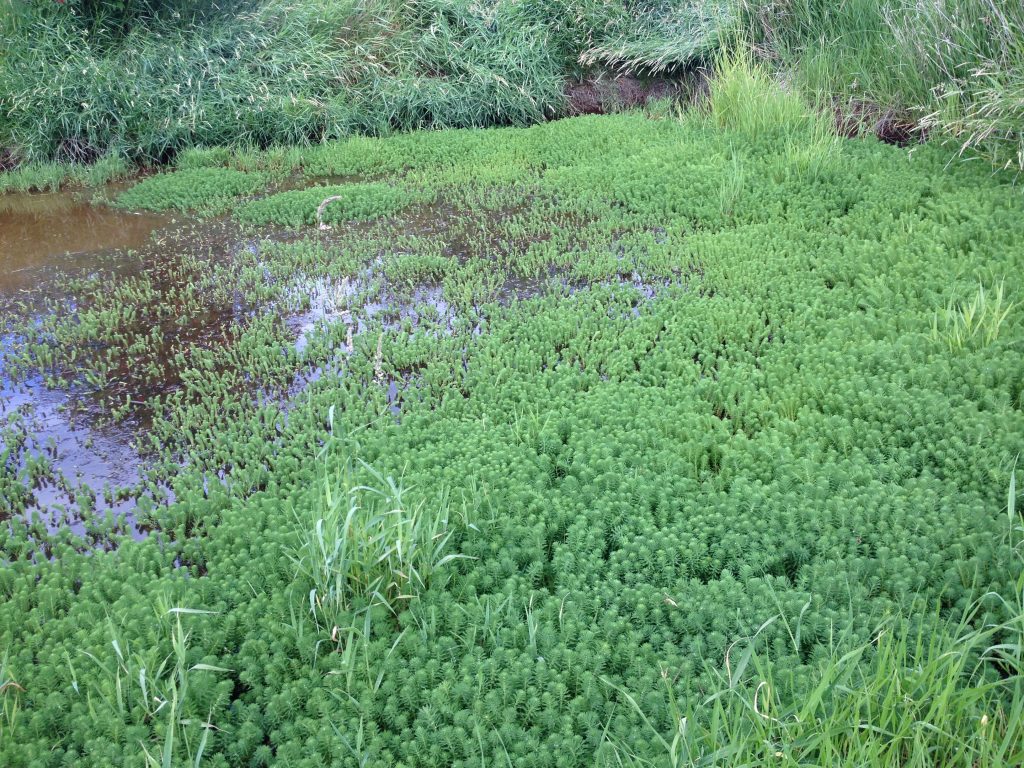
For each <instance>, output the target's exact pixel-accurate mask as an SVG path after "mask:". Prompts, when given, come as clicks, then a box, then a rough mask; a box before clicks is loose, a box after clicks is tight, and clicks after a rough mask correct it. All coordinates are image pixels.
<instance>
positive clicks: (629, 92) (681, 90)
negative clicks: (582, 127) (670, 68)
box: [565, 69, 707, 115]
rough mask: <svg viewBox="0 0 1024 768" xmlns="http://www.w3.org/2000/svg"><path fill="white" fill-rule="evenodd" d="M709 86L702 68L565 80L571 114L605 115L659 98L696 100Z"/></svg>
mask: <svg viewBox="0 0 1024 768" xmlns="http://www.w3.org/2000/svg"><path fill="white" fill-rule="evenodd" d="M706 87H707V76H706V74H705V72H704V70H702V69H694V70H691V71H690V72H688V73H686V74H684V75H681V76H678V77H671V78H670V77H654V78H639V77H637V76H635V75H629V74H609V73H601V74H598V75H591V76H587V77H585V78H583V79H582V80H579V81H570V82H568V83H566V86H565V97H566V100H567V101H568V103H569V109H568V113H569V114H570V115H603V114H607V113H609V112H617V111H620V110H623V109H633V108H636V107H644V106H646V105H647V104H649V103H650V102H652V101H656V100H658V99H676V100H681V99H687V100H693V99H694V98H695V97H696V96H697V95H699V94H700V93H702V92H704V90H705V89H706Z"/></svg>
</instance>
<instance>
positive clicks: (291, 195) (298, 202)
mask: <svg viewBox="0 0 1024 768" xmlns="http://www.w3.org/2000/svg"><path fill="white" fill-rule="evenodd" d="M417 199H419V198H418V196H416V195H413V194H411V193H410V192H408V191H406V190H404V189H402V188H401V187H395V186H392V185H390V184H346V185H337V186H316V187H311V188H309V189H293V190H289V191H287V192H278V193H277V194H275V195H270V196H268V197H264V198H261V199H259V200H252V201H250V202H248V203H246V204H245V205H243V206H241V207H240V208H239V209H238V211H237V214H236V215H237V216H238V218H239V219H240V220H242V221H245V222H249V223H252V224H277V225H278V226H281V227H290V228H292V229H298V228H299V227H301V226H303V225H309V224H319V223H325V224H330V223H337V222H339V221H345V220H365V219H375V218H378V217H380V216H387V215H388V214H392V213H394V212H395V211H398V210H401V209H402V208H404V207H405V206H407V205H409V204H410V203H412V202H414V201H416V200H417ZM321 206H323V207H322V208H321ZM318 212H319V213H320V220H319V221H318V220H317V214H318Z"/></svg>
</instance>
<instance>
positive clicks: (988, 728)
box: [0, 78, 1024, 768]
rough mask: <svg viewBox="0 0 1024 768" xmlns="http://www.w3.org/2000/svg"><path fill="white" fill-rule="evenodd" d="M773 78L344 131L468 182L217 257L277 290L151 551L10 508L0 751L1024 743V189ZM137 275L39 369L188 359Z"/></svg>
mask: <svg viewBox="0 0 1024 768" xmlns="http://www.w3.org/2000/svg"><path fill="white" fill-rule="evenodd" d="M741 85H743V87H744V88H747V96H746V97H745V98H748V99H752V101H753V106H754V107H755V108H757V109H765V110H768V111H767V113H765V112H760V113H758V115H749V114H744V113H743V112H742V111H741V110H738V108H737V105H736V104H734V103H731V102H730V101H729V93H734V92H735V90H726V91H725V92H723V93H718V94H713V98H712V99H711V103H712V104H713V105H714V104H717V105H719V106H718V107H716V109H717V110H718V111H717V112H716V113H714V114H713V115H712V116H711V117H712V119H711V120H709V121H706V122H705V121H698V120H687V121H684V122H679V121H675V120H665V119H661V120H651V119H648V118H647V117H645V116H642V115H617V116H611V117H603V118H581V119H572V120H566V121H562V122H558V123H549V124H545V125H541V126H536V127H533V128H530V129H526V130H516V129H501V130H486V131H453V132H445V133H439V134H425V133H421V134H412V135H408V136H401V137H395V138H389V139H377V140H369V139H353V140H350V141H346V142H341V143H335V144H328V145H325V146H324V147H322V148H317V149H315V150H309V151H308V153H307V154H306V155H305V157H304V158H303V163H305V164H307V165H308V167H309V168H314V167H315V168H316V169H317V170H318V171H320V170H324V171H325V172H342V173H359V174H366V175H380V176H381V177H382V180H381V181H380V182H377V183H379V184H384V185H387V184H388V183H400V184H402V185H403V187H402V188H405V189H408V190H412V191H415V192H416V193H417V194H419V193H423V194H428V193H429V194H436V196H437V201H436V202H435V204H433V205H432V206H423V207H415V206H413V207H410V208H408V209H405V210H399V209H395V215H393V216H391V217H386V218H380V219H375V220H373V221H371V222H364V223H363V224H361V225H360V226H359V227H358V228H354V229H352V230H351V231H350V230H349V229H346V228H344V227H335V228H334V229H332V230H331V231H330V232H318V231H310V232H307V233H305V234H306V235H307V236H306V237H302V238H296V237H295V236H294V234H292V235H290V236H289V237H290V238H291V239H290V240H289V242H279V243H274V244H272V245H267V246H264V245H260V246H259V247H253V248H248V247H246V248H240V249H235V250H236V251H237V253H235V255H234V256H233V258H231V259H227V258H225V259H222V260H210V259H208V258H207V257H206V255H205V251H204V248H205V246H203V245H198V246H195V247H194V248H193V250H194V252H191V253H187V254H186V259H185V261H184V262H183V264H182V267H181V268H182V269H183V270H185V272H181V273H178V272H175V273H174V275H175V277H174V279H173V280H171V281H170V283H171V284H172V285H173V286H179V285H180V282H181V280H180V279H179V278H178V277H177V275H179V274H181V275H186V277H187V282H188V283H189V285H191V286H192V287H191V288H188V289H187V290H182V289H180V288H178V287H175V288H174V290H175V291H178V292H177V293H173V294H171V293H167V294H166V295H167V296H168V297H177V298H174V300H175V301H181V302H183V303H187V307H188V308H189V310H190V312H191V313H193V314H195V313H198V312H199V306H200V305H201V303H202V302H203V301H210V302H214V304H215V305H216V306H222V305H223V306H233V305H234V304H235V303H242V304H245V305H246V306H251V307H254V308H255V311H254V312H253V313H251V314H249V315H244V316H239V318H238V319H237V320H236V321H235V322H234V324H233V326H232V330H231V331H230V332H229V333H227V334H225V338H224V339H221V338H220V337H221V335H222V334H220V333H218V334H216V336H217V339H210V338H199V339H196V340H194V341H193V340H190V339H189V338H187V337H182V338H181V339H180V341H179V342H176V345H175V346H174V356H173V357H172V359H173V360H174V362H175V365H176V367H177V370H178V382H179V384H178V386H177V388H176V389H175V390H174V391H173V392H170V393H167V394H164V395H161V396H160V397H159V398H158V406H159V407H157V408H156V409H155V410H156V413H155V415H154V418H153V422H152V424H151V425H148V426H147V428H146V430H145V431H144V433H143V435H144V437H143V439H144V440H146V441H148V442H149V443H151V444H152V445H153V446H155V447H156V448H157V449H160V450H166V451H167V453H168V454H172V453H174V452H177V453H178V458H182V457H183V458H184V459H185V461H184V464H183V465H182V464H173V465H172V464H170V462H168V469H169V472H172V473H173V490H174V492H175V496H176V500H175V501H174V503H173V504H171V505H169V506H166V507H157V506H153V505H150V506H149V507H147V508H145V509H142V510H140V512H139V515H140V516H141V517H142V518H144V519H145V521H146V522H147V524H148V526H149V527H151V528H152V529H153V530H152V533H151V535H150V536H149V538H147V539H146V540H145V541H142V542H132V541H122V542H120V546H119V547H118V548H117V549H116V550H115V551H110V552H103V551H99V552H87V553H81V552H79V551H77V549H76V547H75V544H74V542H73V541H71V539H70V537H69V536H65V535H59V536H53V537H49V538H47V532H46V530H45V528H44V527H43V526H39V525H36V526H24V525H22V524H21V523H20V522H19V521H18V520H17V519H15V518H12V519H11V520H9V521H6V523H7V524H6V525H5V526H4V527H3V529H0V545H2V547H3V553H4V558H5V560H6V561H7V562H6V563H5V565H4V567H3V568H2V569H0V595H2V604H0V662H2V670H3V681H2V683H0V684H2V685H3V689H2V695H3V697H4V699H3V701H4V704H5V707H4V709H3V710H2V717H3V719H0V726H2V728H3V730H2V731H0V763H2V764H4V765H11V766H29V765H32V766H36V765H39V766H51V765H53V766H57V765H67V764H95V765H107V764H110V765H125V766H143V765H150V764H154V763H156V764H159V763H160V762H162V761H163V759H164V756H165V755H166V756H167V758H166V760H167V762H169V763H170V764H172V765H184V764H188V765H195V764H196V763H199V764H200V765H216V766H235V765H295V766H304V767H305V766H326V765H332V766H333V765H341V766H361V765H366V766H380V768H384V767H385V766H388V767H391V766H398V765H403V766H409V767H410V768H412V767H414V766H415V767H416V768H420V767H421V766H445V767H447V766H456V765H458V766H476V765H487V766H490V765H502V766H505V765H513V766H517V767H518V766H538V767H539V766H567V767H573V768H575V767H576V766H580V767H582V766H595V765H597V766H618V765H633V766H643V765H658V766H660V765H690V764H693V763H696V764H708V765H732V764H736V763H737V762H740V763H746V764H753V765H761V764H775V763H776V761H777V763H778V764H782V765H795V764H843V762H844V761H846V762H850V763H856V764H867V765H892V766H896V765H903V764H906V763H908V762H910V763H915V764H922V765H927V764H941V765H964V766H968V765H970V766H974V765H977V766H1003V765H1005V766H1010V765H1016V764H1020V762H1021V757H1022V754H1021V750H1022V744H1024V740H1022V738H1021V736H1022V734H1024V719H1022V718H1024V713H1022V706H1024V705H1022V702H1024V690H1022V684H1021V652H1020V649H1021V648H1022V647H1024V646H1022V641H1021V633H1020V628H1021V624H1020V617H1021V615H1022V608H1021V602H1022V595H1024V592H1022V584H1024V582H1022V580H1021V573H1022V569H1021V549H1022V544H1021V542H1022V540H1024V531H1022V523H1021V519H1020V507H1021V505H1020V503H1019V501H1018V500H1017V498H1016V497H1017V493H1016V490H1015V489H1016V487H1017V485H1016V484H1017V483H1018V482H1019V476H1020V471H1019V467H1018V468H1017V472H1016V474H1014V462H1015V457H1016V456H1017V455H1018V454H1019V453H1020V451H1021V448H1022V445H1021V436H1022V435H1024V410H1022V406H1024V400H1022V398H1024V385H1022V382H1024V355H1021V354H1020V351H1021V344H1022V340H1024V311H1022V310H1021V307H1020V305H1019V302H1020V294H1019V290H1020V289H1019V282H1018V279H1019V278H1018V276H1019V275H1020V274H1021V268H1022V267H1024V263H1022V261H1024V247H1022V246H1024V216H1022V215H1021V213H1022V210H1024V202H1022V199H1021V194H1020V190H1019V188H1017V187H1015V186H1014V185H1013V183H1012V179H1007V178H1003V177H1000V176H992V175H991V174H990V173H989V172H988V171H987V169H984V168H981V167H975V166H969V165H963V164H953V165H950V164H949V155H948V154H945V153H943V152H942V151H941V150H939V149H938V148H935V147H924V148H917V149H915V150H913V151H907V150H903V149H899V148H896V147H892V146H886V145H882V144H879V143H876V142H874V141H864V140H856V141H848V140H829V139H828V137H827V136H822V135H821V134H820V130H819V127H818V126H817V125H816V124H815V122H814V121H813V120H811V119H809V118H807V116H806V115H805V114H803V113H801V112H800V111H799V110H798V109H795V108H794V106H793V104H792V102H790V101H789V100H787V99H785V98H782V99H780V100H777V101H761V100H760V97H757V98H754V97H751V96H750V93H754V94H755V95H756V94H757V92H758V91H757V89H758V85H757V81H756V78H755V80H754V81H753V82H749V81H744V82H743V83H741ZM765 114H768V115H769V116H770V117H765ZM771 116H773V117H771ZM377 183H375V184H377ZM321 191H322V190H320V191H317V192H316V194H317V195H319V194H320V192H321ZM289 199H290V198H289ZM371 199H372V198H371ZM311 201H312V198H310V199H309V200H306V201H305V202H303V206H304V207H303V209H302V211H303V212H302V216H303V218H302V221H303V222H305V221H308V219H306V218H305V217H306V216H307V215H308V212H309V210H310V209H309V208H308V205H310V204H311ZM374 204H376V203H374ZM424 208H425V209H427V210H426V211H424V210H423V209H424ZM243 242H245V241H243ZM182 247H183V248H184V249H185V250H186V251H187V250H188V245H187V242H186V243H183V244H182ZM188 270H192V272H191V273H188V272H187V271H188ZM300 274H305V275H307V276H309V277H311V278H313V282H312V283H309V282H306V283H303V282H301V281H298V282H297V281H296V279H295V277H294V276H295V275H300ZM122 280H123V284H124V285H125V286H128V287H130V288H131V289H130V290H128V289H127V288H126V289H125V290H124V291H123V292H122V293H121V294H118V296H119V297H120V298H119V300H118V301H116V302H115V301H110V300H107V301H105V302H100V303H97V304H85V305H83V306H86V307H87V308H88V307H95V309H96V311H95V312H91V311H90V312H88V313H87V315H86V317H87V318H88V321H89V322H88V327H87V328H83V329H81V330H80V331H78V333H80V334H81V335H80V336H76V335H75V334H76V329H75V313H74V311H72V310H71V309H68V310H67V311H65V312H64V313H63V314H61V313H60V311H56V312H55V317H56V319H54V320H53V321H52V322H51V323H50V324H46V325H44V328H43V329H42V331H40V332H39V333H38V335H36V336H33V337H31V344H29V345H28V346H26V347H25V348H24V349H23V350H21V351H20V352H19V357H18V366H19V368H24V369H26V370H29V369H31V366H32V365H33V364H36V365H37V366H38V367H39V368H44V369H46V370H47V371H50V372H51V375H53V376H54V377H59V376H60V375H61V372H62V371H69V370H70V371H73V372H75V373H76V375H78V376H83V375H84V373H83V370H84V371H89V370H91V369H93V368H95V369H96V370H97V371H98V373H99V374H100V375H101V378H102V377H113V378H114V379H116V380H120V378H121V374H120V373H118V370H117V368H111V367H107V357H108V355H113V356H114V357H115V358H116V357H117V355H116V354H115V353H114V352H105V351H103V350H105V349H109V347H104V344H103V338H104V337H105V336H108V335H110V334H115V333H116V334H118V335H119V337H123V338H124V339H125V340H127V341H128V342H129V343H130V344H132V345H138V348H139V350H140V351H142V352H143V353H146V350H148V349H150V345H158V344H160V343H164V342H163V341H162V340H161V339H162V337H159V338H153V336H152V334H150V335H146V334H143V333H136V332H135V331H134V330H131V331H130V332H129V331H125V330H123V328H125V327H127V328H129V329H131V328H133V327H134V326H132V325H131V322H133V320H132V316H131V315H132V312H133V311H134V312H138V313H140V314H141V315H144V316H145V317H146V318H149V317H151V316H152V317H156V318H157V319H158V320H159V325H160V328H161V330H162V331H163V332H164V333H165V334H167V335H170V334H173V332H174V327H175V323H174V320H173V316H165V315H164V314H162V313H161V312H155V313H154V312H153V311H152V310H149V313H150V314H147V313H146V311H144V310H143V309H142V305H143V304H145V303H147V302H149V303H152V302H159V301H163V299H161V298H160V296H161V294H160V291H161V289H160V288H159V287H158V286H157V285H156V283H154V282H153V280H152V279H150V278H146V280H142V279H141V278H139V279H135V280H134V282H133V281H129V280H127V279H122ZM147 281H148V282H147ZM311 286H313V287H311ZM314 288H315V290H314ZM321 293H323V294H325V295H326V297H327V299H329V302H330V303H331V304H332V307H331V310H330V311H325V312H324V313H322V315H321V316H320V319H319V320H317V322H316V323H315V324H314V327H313V328H312V330H310V331H309V332H308V333H306V335H305V336H304V337H303V341H304V344H303V346H302V347H301V349H300V348H299V347H298V346H297V345H296V344H294V343H293V342H294V341H295V339H294V338H293V337H289V335H288V334H287V333H286V330H287V328H286V327H285V323H284V322H283V321H281V316H287V314H286V312H285V309H286V308H287V309H288V311H291V310H293V309H303V308H304V307H305V306H307V305H309V304H315V303H317V302H318V301H320V300H321V299H322V298H323V297H322V296H321V295H320V294H321ZM327 299H324V300H325V301H326V300H327ZM303 302H305V304H304V303H303ZM119 304H120V305H123V306H120V307H118V305H119ZM382 304H383V305H385V307H384V308H381V306H380V305H382ZM388 304H390V306H391V307H392V309H388V308H387V305H388ZM397 307H416V308H418V309H419V311H418V313H417V315H416V319H415V320H414V319H413V317H412V315H411V314H410V313H406V312H404V311H399V310H398V309H397ZM275 312H276V313H277V314H275ZM30 322H32V321H31V318H29V319H24V318H23V319H22V320H21V321H16V318H15V316H14V315H12V316H10V318H8V323H7V327H6V329H5V330H6V332H8V333H24V332H26V331H25V326H26V325H27V324H29V323H30ZM106 328H111V329H113V330H111V331H109V332H108V331H106V330H104V329H106ZM96 329H98V330H96ZM92 348H98V350H99V351H98V352H91V353H86V351H85V350H86V349H92ZM94 355H95V356H97V357H98V359H94V357H93V356H94ZM33 356H36V359H35V363H34V361H33ZM142 374H145V371H143V372H142ZM296 374H300V378H299V382H298V383H299V385H301V384H303V383H305V386H297V387H296V390H295V396H294V397H293V398H292V399H291V400H288V401H282V400H280V399H276V398H274V397H271V396H269V394H268V393H269V392H271V391H272V390H275V391H276V390H279V389H285V390H287V388H288V386H289V385H291V384H292V383H293V382H294V377H295V376H296ZM254 385H255V387H254ZM140 386H141V385H140ZM254 390H255V391H254ZM128 394H129V395H130V394H131V393H130V392H129V393H128ZM130 399H134V398H133V397H130ZM172 448H173V450H172ZM16 450H17V448H15V451H16ZM167 458H168V459H169V458H171V456H170V455H168V457H167ZM2 477H3V480H2V482H0V491H2V492H4V493H11V494H15V495H16V494H19V491H18V484H19V483H20V482H21V480H20V478H19V477H18V476H16V475H12V474H11V473H6V474H4V475H2ZM14 497H15V496H14V495H12V498H14ZM17 498H18V499H21V498H22V496H20V495H18V496H17ZM19 503H20V502H19ZM95 524H96V525H97V526H100V525H101V524H102V521H97V522H96V523H95ZM108 525H109V524H108ZM355 531H358V532H359V534H358V535H359V538H358V540H357V541H353V540H351V539H350V538H348V537H347V536H346V534H347V533H348V532H355ZM40 541H46V543H47V549H46V550H45V554H46V555H49V556H50V557H49V558H48V557H44V556H40V554H39V550H38V542H40ZM961 619H963V623H962V624H961V623H960V622H961ZM940 693H941V695H940ZM896 701H898V702H899V703H898V704H893V703H892V702H896ZM907 713H910V715H909V716H905V715H907ZM682 717H685V718H686V721H685V722H683V721H682V720H681V718H682ZM716 761H717V762H716Z"/></svg>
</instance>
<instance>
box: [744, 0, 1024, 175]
mask: <svg viewBox="0 0 1024 768" xmlns="http://www.w3.org/2000/svg"><path fill="white" fill-rule="evenodd" d="M742 6H743V21H744V29H745V30H746V37H747V39H748V41H749V42H750V43H751V44H752V45H753V48H754V50H755V51H757V52H758V54H760V55H762V56H764V57H765V58H767V59H768V60H770V61H772V62H773V64H774V66H776V67H777V68H779V69H780V70H781V71H783V72H785V73H787V74H788V75H789V76H791V77H792V78H794V81H795V83H796V84H797V85H798V86H799V87H800V88H802V89H804V90H805V91H807V92H808V93H809V94H811V95H813V96H814V97H815V98H817V99H820V100H823V101H826V102H828V101H830V102H831V103H832V107H833V108H834V110H835V111H836V113H837V117H838V119H839V120H840V122H841V124H843V125H844V126H845V127H846V129H847V130H851V131H852V130H858V129H860V130H864V129H866V130H869V131H874V132H876V133H878V134H879V135H880V136H882V137H883V138H887V139H890V140H897V141H905V140H907V139H909V138H912V137H914V136H917V137H925V138H928V137H933V138H938V139H940V140H943V139H945V140H951V141H954V142H957V146H958V148H959V149H960V151H961V152H962V153H963V152H968V151H970V152H971V153H972V154H981V155H982V156H984V157H986V158H987V159H988V160H989V161H990V162H992V163H993V164H995V165H997V166H1001V167H1008V168H1017V169H1018V170H1019V169H1022V168H1024V143H1022V142H1024V5H1022V4H1021V3H1019V2H1017V0H846V1H845V2H841V3H834V2H828V1H827V0H798V1H797V2H781V1H779V0H768V1H767V2H765V1H764V0H742Z"/></svg>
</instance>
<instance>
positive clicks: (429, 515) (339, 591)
mask: <svg viewBox="0 0 1024 768" xmlns="http://www.w3.org/2000/svg"><path fill="white" fill-rule="evenodd" d="M321 460H322V461H323V462H324V463H323V473H322V476H321V478H320V481H319V482H318V484H317V488H316V492H315V494H314V498H313V499H312V500H311V501H310V503H309V504H308V506H304V507H303V508H298V509H296V510H295V520H296V525H297V532H298V543H297V545H296V547H295V548H294V550H293V552H292V554H291V559H292V562H293V563H294V564H295V569H296V573H297V575H298V577H299V579H301V580H302V582H303V583H307V584H309V585H310V588H309V593H308V598H309V611H310V613H311V614H312V615H313V616H314V617H315V619H316V621H317V624H318V626H320V627H321V628H327V629H332V628H333V630H334V631H337V629H338V627H339V626H346V625H351V624H352V622H353V617H354V616H355V615H362V614H367V616H368V618H369V616H370V615H373V614H374V613H380V612H381V611H383V613H384V614H385V615H386V614H392V615H397V614H398V613H399V612H400V611H402V610H404V608H405V607H406V606H407V605H408V603H409V601H410V600H413V599H414V598H415V597H416V596H417V595H418V594H419V593H421V592H422V591H423V590H425V589H426V588H427V586H428V585H429V584H430V582H431V579H432V577H433V576H434V574H435V572H437V571H438V570H439V569H442V568H443V567H444V566H445V565H446V564H448V563H450V562H452V561H454V560H458V559H460V558H461V557H462V556H461V555H459V554H457V553H452V552H446V550H447V549H448V547H449V544H450V543H451V540H452V536H453V535H454V529H453V527H452V526H451V524H450V520H449V511H448V505H447V502H446V501H445V500H444V499H443V498H442V499H440V500H439V501H437V502H436V503H434V504H428V503H427V502H426V501H425V500H422V499H420V500H415V499H413V498H411V496H412V492H413V489H412V488H411V487H410V488H406V487H405V486H403V484H402V482H401V480H395V479H394V478H393V477H389V476H384V475H383V474H381V473H380V472H378V471H377V470H376V469H374V468H373V467H371V466H370V465H369V464H367V463H366V462H363V461H359V460H358V459H353V458H351V457H344V458H342V459H341V460H339V461H337V462H335V461H334V460H333V459H331V458H329V457H328V455H327V452H326V451H325V452H324V453H323V455H322V458H321ZM360 474H362V475H364V476H366V477H367V478H368V479H367V481H366V482H360V481H359V479H358V476H359V475H360Z"/></svg>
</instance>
